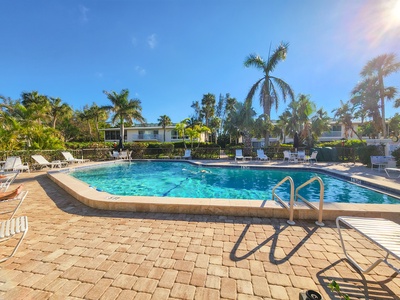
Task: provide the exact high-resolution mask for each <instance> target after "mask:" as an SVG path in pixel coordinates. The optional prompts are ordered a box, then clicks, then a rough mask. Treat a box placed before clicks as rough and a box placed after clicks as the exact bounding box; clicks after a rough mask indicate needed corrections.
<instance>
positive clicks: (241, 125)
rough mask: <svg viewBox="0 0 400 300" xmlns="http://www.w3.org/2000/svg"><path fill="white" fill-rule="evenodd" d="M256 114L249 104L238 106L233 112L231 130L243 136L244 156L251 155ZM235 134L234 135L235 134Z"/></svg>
mask: <svg viewBox="0 0 400 300" xmlns="http://www.w3.org/2000/svg"><path fill="white" fill-rule="evenodd" d="M255 115H256V112H255V111H254V109H253V108H252V107H251V106H250V103H249V102H245V103H241V102H238V103H237V104H236V110H235V111H234V112H232V114H231V117H230V120H229V123H230V128H231V129H233V130H234V131H236V133H238V134H240V135H242V136H243V140H244V154H245V155H250V154H251V137H252V135H253V132H254V119H253V118H254V116H255ZM233 134H234V133H233Z"/></svg>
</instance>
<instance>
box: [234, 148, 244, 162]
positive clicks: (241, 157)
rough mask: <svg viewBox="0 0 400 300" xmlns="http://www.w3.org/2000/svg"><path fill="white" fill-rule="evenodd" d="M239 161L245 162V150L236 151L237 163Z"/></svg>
mask: <svg viewBox="0 0 400 300" xmlns="http://www.w3.org/2000/svg"><path fill="white" fill-rule="evenodd" d="M238 159H241V160H244V156H243V150H242V149H236V152H235V161H237V160H238Z"/></svg>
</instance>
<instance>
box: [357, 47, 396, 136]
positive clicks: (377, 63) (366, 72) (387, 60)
mask: <svg viewBox="0 0 400 300" xmlns="http://www.w3.org/2000/svg"><path fill="white" fill-rule="evenodd" d="M399 70H400V62H397V59H396V55H395V54H393V53H392V54H383V55H380V56H378V57H375V58H374V59H372V60H370V61H369V62H368V63H367V64H366V65H365V66H364V68H363V69H362V71H361V73H360V75H361V76H362V77H370V78H375V80H376V81H377V84H378V87H379V99H380V102H381V103H380V108H381V118H382V134H383V137H384V138H387V132H386V119H385V96H387V92H385V85H384V82H383V79H384V77H387V76H389V75H390V74H392V73H396V72H398V71H399ZM388 99H390V98H388Z"/></svg>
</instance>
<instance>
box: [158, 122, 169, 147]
mask: <svg viewBox="0 0 400 300" xmlns="http://www.w3.org/2000/svg"><path fill="white" fill-rule="evenodd" d="M171 124H172V122H171V119H170V117H168V116H167V115H162V116H160V117H159V118H158V126H161V127H162V129H163V130H164V143H165V128H166V127H167V126H169V125H171Z"/></svg>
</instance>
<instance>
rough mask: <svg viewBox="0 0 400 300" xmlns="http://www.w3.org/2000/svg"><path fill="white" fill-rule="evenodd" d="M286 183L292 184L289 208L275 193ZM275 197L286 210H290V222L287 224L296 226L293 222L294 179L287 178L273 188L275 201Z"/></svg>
mask: <svg viewBox="0 0 400 300" xmlns="http://www.w3.org/2000/svg"><path fill="white" fill-rule="evenodd" d="M286 181H289V183H290V202H289V203H290V204H289V206H288V205H287V204H286V203H285V202H284V201H283V200H282V199H281V198H280V197H279V196H278V195H277V194H276V193H275V190H276V188H277V187H279V186H281V185H282V184H283V183H285V182H286ZM275 197H276V198H277V199H278V201H279V203H280V204H281V205H282V206H283V207H284V208H286V209H288V210H289V220H288V221H287V223H288V224H289V225H294V224H296V223H295V222H294V221H293V214H294V208H293V205H294V182H293V179H292V177H290V176H286V177H285V178H283V179H282V180H281V181H280V182H278V183H277V184H276V185H275V186H274V187H273V188H272V200H275Z"/></svg>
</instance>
